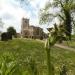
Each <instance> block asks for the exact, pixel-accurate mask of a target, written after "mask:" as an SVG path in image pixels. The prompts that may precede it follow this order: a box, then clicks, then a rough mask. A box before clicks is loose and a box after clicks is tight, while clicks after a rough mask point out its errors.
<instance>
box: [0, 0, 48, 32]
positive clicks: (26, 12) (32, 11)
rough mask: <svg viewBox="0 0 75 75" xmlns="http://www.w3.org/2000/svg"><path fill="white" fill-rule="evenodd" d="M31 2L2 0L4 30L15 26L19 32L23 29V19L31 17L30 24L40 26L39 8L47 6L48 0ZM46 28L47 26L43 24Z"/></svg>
mask: <svg viewBox="0 0 75 75" xmlns="http://www.w3.org/2000/svg"><path fill="white" fill-rule="evenodd" d="M26 1H27V0H26ZM28 1H30V3H29V4H28V5H25V3H24V2H23V3H20V2H19V0H0V18H2V20H3V22H4V23H5V24H4V26H3V29H2V30H3V31H6V29H7V28H8V27H9V26H13V27H14V28H15V29H16V30H17V32H20V31H21V19H22V18H23V17H25V18H29V19H30V25H34V26H39V18H38V16H39V10H40V9H41V8H43V7H44V6H45V3H46V2H47V1H48V0H28ZM41 27H43V28H44V29H45V28H46V27H47V26H41Z"/></svg>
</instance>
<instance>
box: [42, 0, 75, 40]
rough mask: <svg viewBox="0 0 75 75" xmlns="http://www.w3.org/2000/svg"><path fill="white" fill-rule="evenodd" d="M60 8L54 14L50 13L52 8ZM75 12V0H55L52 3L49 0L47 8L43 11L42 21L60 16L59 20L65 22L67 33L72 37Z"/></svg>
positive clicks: (45, 21)
mask: <svg viewBox="0 0 75 75" xmlns="http://www.w3.org/2000/svg"><path fill="white" fill-rule="evenodd" d="M51 7H52V8H53V9H60V11H59V12H57V13H55V14H53V13H50V12H49V10H50V8H51ZM74 12H75V0H53V2H52V3H50V2H48V3H47V4H46V6H45V9H44V10H43V11H42V13H41V14H42V15H41V21H42V22H43V23H47V22H50V21H51V20H52V19H54V17H58V18H59V20H61V21H63V22H64V26H65V30H66V32H65V33H66V35H67V36H68V37H69V39H71V32H72V25H73V20H74Z"/></svg>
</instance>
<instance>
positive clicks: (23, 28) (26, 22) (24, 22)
mask: <svg viewBox="0 0 75 75" xmlns="http://www.w3.org/2000/svg"><path fill="white" fill-rule="evenodd" d="M28 27H29V19H26V18H22V24H21V34H22V36H23V37H24V35H25V31H26V30H28Z"/></svg>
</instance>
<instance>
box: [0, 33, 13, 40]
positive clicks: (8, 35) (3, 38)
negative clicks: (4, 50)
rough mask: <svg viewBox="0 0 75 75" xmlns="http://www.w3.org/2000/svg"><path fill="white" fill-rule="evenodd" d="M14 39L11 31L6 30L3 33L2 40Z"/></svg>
mask: <svg viewBox="0 0 75 75" xmlns="http://www.w3.org/2000/svg"><path fill="white" fill-rule="evenodd" d="M8 40H12V35H11V34H10V33H9V32H4V33H2V34H1V41H8Z"/></svg>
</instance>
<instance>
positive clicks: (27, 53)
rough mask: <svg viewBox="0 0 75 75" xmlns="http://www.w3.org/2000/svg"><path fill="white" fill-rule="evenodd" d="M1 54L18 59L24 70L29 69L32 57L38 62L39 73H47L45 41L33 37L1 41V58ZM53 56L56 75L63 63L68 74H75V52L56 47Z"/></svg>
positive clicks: (40, 74) (45, 74)
mask: <svg viewBox="0 0 75 75" xmlns="http://www.w3.org/2000/svg"><path fill="white" fill-rule="evenodd" d="M1 56H9V57H10V58H12V59H13V60H16V61H17V62H18V64H20V66H21V68H22V69H23V70H24V71H27V70H29V65H28V62H29V59H30V58H32V59H34V60H35V62H36V66H37V68H38V72H39V75H47V65H46V51H45V48H44V43H43V42H41V41H38V40H31V39H13V40H11V41H7V42H2V41H0V58H1ZM51 56H52V64H53V65H54V69H55V73H56V75H59V71H60V70H61V67H62V65H63V64H65V65H66V67H67V69H68V73H69V74H68V75H75V53H74V52H72V51H68V50H64V49H61V48H57V47H54V48H52V50H51ZM43 73H44V74H43Z"/></svg>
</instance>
